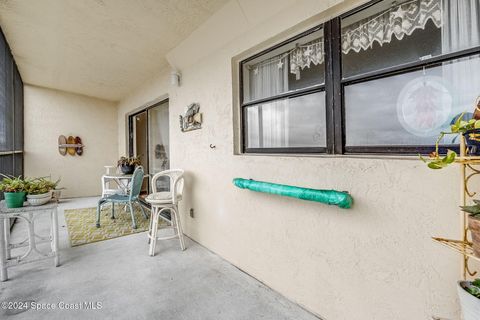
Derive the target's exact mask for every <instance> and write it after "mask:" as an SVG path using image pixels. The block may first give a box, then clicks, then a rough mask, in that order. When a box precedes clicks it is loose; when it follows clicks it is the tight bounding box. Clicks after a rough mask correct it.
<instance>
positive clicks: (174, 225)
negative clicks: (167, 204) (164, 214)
mask: <svg viewBox="0 0 480 320" xmlns="http://www.w3.org/2000/svg"><path fill="white" fill-rule="evenodd" d="M170 224H171V225H172V228H173V234H174V235H178V230H177V222H176V221H175V215H174V213H173V211H172V210H170Z"/></svg>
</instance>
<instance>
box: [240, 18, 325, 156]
mask: <svg viewBox="0 0 480 320" xmlns="http://www.w3.org/2000/svg"><path fill="white" fill-rule="evenodd" d="M322 29H325V28H324V24H320V25H318V26H316V27H314V28H311V29H309V30H306V31H304V32H302V33H300V34H298V35H296V36H294V37H292V38H289V39H287V40H285V41H282V42H280V43H278V44H276V45H274V46H272V47H270V48H268V49H265V50H263V51H261V52H259V53H257V54H255V55H253V56H251V57H249V58H247V59H245V60H242V61H240V64H239V71H240V72H239V76H240V113H241V114H240V127H241V135H240V141H241V146H242V152H243V153H270V154H272V153H279V154H289V153H290V154H292V153H305V154H309V153H310V154H311V153H326V152H327V149H328V145H329V141H328V136H327V144H326V145H327V146H326V147H288V148H248V147H247V138H246V133H247V122H246V121H245V112H244V110H245V109H246V108H248V107H251V106H253V105H257V104H260V103H266V102H272V101H276V100H281V99H289V98H296V97H301V96H306V95H308V94H312V93H317V92H324V91H325V93H326V90H325V88H326V83H327V79H325V82H324V83H323V84H318V85H314V86H310V87H306V88H302V89H298V90H293V91H288V92H284V93H281V94H278V95H274V96H271V97H267V98H262V99H255V100H251V101H248V102H245V101H244V97H243V92H244V91H243V65H244V64H245V63H247V62H249V61H252V60H254V59H256V58H258V57H261V56H263V55H265V54H268V53H270V52H272V51H273V50H276V49H278V48H281V47H283V46H285V45H287V44H290V43H292V42H295V41H296V40H299V39H301V38H303V37H306V36H308V35H310V34H312V33H314V32H317V31H320V30H322ZM324 33H325V30H324ZM324 37H325V36H324ZM325 55H327V53H325ZM326 60H327V57H325V61H326ZM325 76H326V70H325ZM325 106H326V104H325ZM327 113H328V112H327Z"/></svg>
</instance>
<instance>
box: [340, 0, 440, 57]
mask: <svg viewBox="0 0 480 320" xmlns="http://www.w3.org/2000/svg"><path fill="white" fill-rule="evenodd" d="M441 4H442V1H441V0H413V1H408V2H405V3H402V4H400V5H398V6H395V7H392V8H390V9H388V10H386V11H383V12H382V13H380V14H378V15H376V16H373V17H368V18H366V19H364V20H361V21H359V22H356V23H354V24H352V25H349V26H347V27H345V28H343V29H342V52H343V53H344V54H347V53H349V52H350V51H352V50H353V51H355V52H359V51H360V50H368V49H370V48H371V47H372V46H373V44H374V43H375V42H377V43H379V44H380V45H383V44H385V43H390V41H392V39H393V37H395V38H397V39H398V40H402V39H403V37H405V36H406V35H407V36H409V35H411V34H412V33H413V32H414V31H415V30H417V29H425V25H426V24H427V22H428V21H429V20H431V21H432V22H433V23H434V24H435V26H437V28H440V27H441V25H442V5H441Z"/></svg>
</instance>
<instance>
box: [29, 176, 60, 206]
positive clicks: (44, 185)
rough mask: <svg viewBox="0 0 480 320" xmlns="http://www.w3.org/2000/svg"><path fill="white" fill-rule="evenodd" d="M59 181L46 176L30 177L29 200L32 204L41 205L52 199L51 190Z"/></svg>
mask: <svg viewBox="0 0 480 320" xmlns="http://www.w3.org/2000/svg"><path fill="white" fill-rule="evenodd" d="M58 182H59V181H56V182H53V181H51V180H50V179H47V178H45V177H42V178H34V179H30V180H28V181H27V183H26V191H27V201H28V203H29V204H30V205H32V206H40V205H42V204H45V203H47V202H48V201H50V200H51V199H52V193H51V191H52V190H53V189H55V187H56V186H57V185H58Z"/></svg>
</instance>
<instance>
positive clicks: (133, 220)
mask: <svg viewBox="0 0 480 320" xmlns="http://www.w3.org/2000/svg"><path fill="white" fill-rule="evenodd" d="M128 206H129V207H130V215H131V216H132V228H133V229H137V224H136V223H135V214H134V212H133V205H132V203H131V202H129V203H128Z"/></svg>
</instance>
